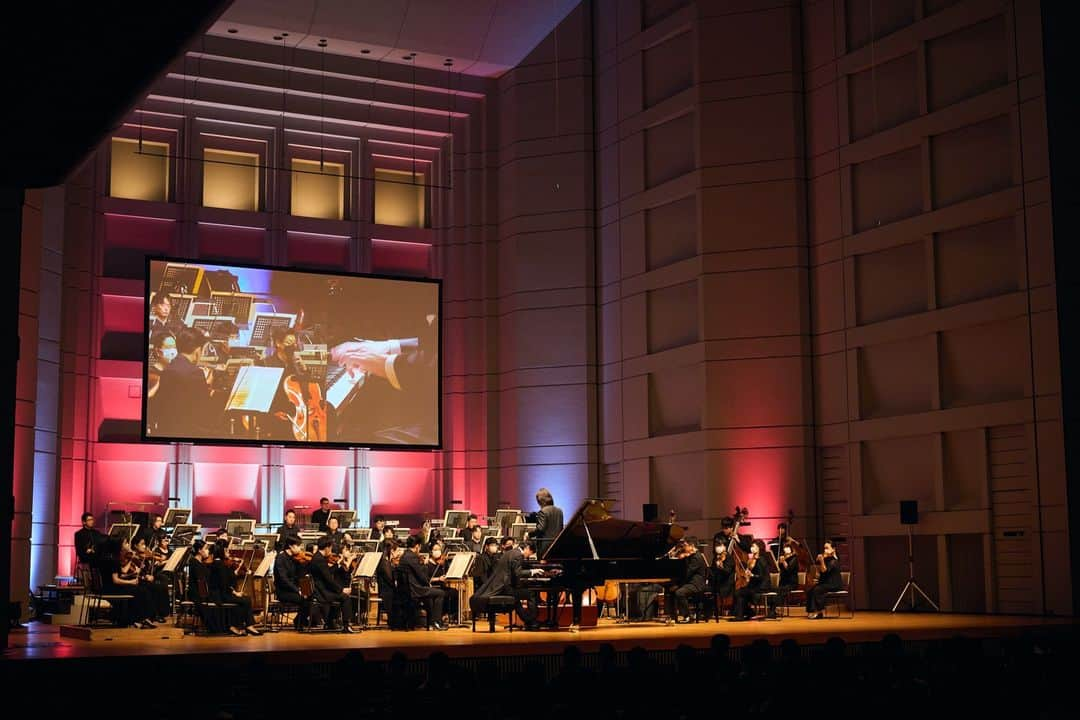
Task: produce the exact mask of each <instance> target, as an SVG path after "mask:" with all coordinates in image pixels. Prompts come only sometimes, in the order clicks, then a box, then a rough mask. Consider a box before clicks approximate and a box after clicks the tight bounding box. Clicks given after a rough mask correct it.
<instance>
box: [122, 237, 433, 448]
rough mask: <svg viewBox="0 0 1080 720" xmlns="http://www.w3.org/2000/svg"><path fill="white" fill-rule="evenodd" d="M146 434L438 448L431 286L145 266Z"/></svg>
mask: <svg viewBox="0 0 1080 720" xmlns="http://www.w3.org/2000/svg"><path fill="white" fill-rule="evenodd" d="M146 277H147V290H146V308H145V310H146V313H145V317H146V328H145V331H146V338H147V342H146V348H147V354H146V357H145V358H144V360H145V362H144V366H143V367H144V378H143V379H144V385H143V387H144V388H146V391H145V392H144V393H143V413H142V434H143V438H144V439H146V440H161V441H186V442H208V443H238V444H281V445H303V446H320V445H324V446H335V447H341V446H346V447H392V448H398V449H409V448H412V449H434V448H439V447H440V446H441V437H442V436H441V428H440V415H441V413H440V410H441V403H440V401H441V395H440V391H439V390H440V388H439V378H440V356H441V353H440V348H441V340H442V337H441V332H440V321H439V307H440V299H441V290H442V285H441V284H440V283H439V281H437V280H403V279H399V278H389V277H379V276H373V275H350V274H341V273H329V272H311V271H304V272H300V271H295V270H283V269H279V268H270V267H263V266H254V265H239V264H221V263H203V262H193V261H190V260H178V259H171V258H149V259H148V260H147V274H146Z"/></svg>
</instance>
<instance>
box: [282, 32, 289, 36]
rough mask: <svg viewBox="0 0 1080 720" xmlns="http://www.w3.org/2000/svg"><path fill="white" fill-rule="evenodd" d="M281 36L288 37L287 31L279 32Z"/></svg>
mask: <svg viewBox="0 0 1080 720" xmlns="http://www.w3.org/2000/svg"><path fill="white" fill-rule="evenodd" d="M281 37H289V33H287V32H283V33H281Z"/></svg>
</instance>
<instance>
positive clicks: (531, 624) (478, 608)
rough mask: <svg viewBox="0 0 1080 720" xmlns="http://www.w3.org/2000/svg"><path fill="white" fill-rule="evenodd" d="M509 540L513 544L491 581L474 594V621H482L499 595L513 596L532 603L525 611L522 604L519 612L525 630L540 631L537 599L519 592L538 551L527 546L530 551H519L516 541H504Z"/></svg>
mask: <svg viewBox="0 0 1080 720" xmlns="http://www.w3.org/2000/svg"><path fill="white" fill-rule="evenodd" d="M506 539H509V540H511V544H509V549H508V550H505V551H504V552H503V553H502V554H501V555H500V556H499V557H498V560H497V562H496V563H495V566H494V568H492V571H491V574H490V576H489V577H488V579H487V580H486V581H485V582H484V584H483V585H481V586H480V587H479V588H478V589H477V590H476V591H474V592H473V596H472V598H471V599H470V600H469V606H470V608H471V609H472V613H473V617H480V616H481V615H483V614H484V613H485V612H487V606H488V600H489V599H490V598H492V597H495V596H496V595H512V596H514V597H515V598H516V599H519V600H520V599H525V600H527V601H528V600H531V602H530V603H529V606H528V608H527V609H525V610H523V609H522V608H521V603H520V602H518V604H517V608H516V610H517V613H518V616H519V617H520V618H521V620H522V622H524V623H525V628H526V629H527V630H536V629H537V628H538V627H539V624H538V623H537V621H536V598H535V595H533V593H532V592H531V591H527V590H526V589H525V588H521V589H520V591H519V588H518V584H519V577H521V576H522V572H523V568H522V564H523V562H524V561H525V560H526V559H529V558H532V557H535V554H536V548H535V546H534V545H532V544H527V545H526V548H527V549H522V550H519V549H517V548H515V547H514V546H513V544H512V542H513V539H512V538H504V540H506ZM524 572H525V573H528V574H531V571H530V570H529V569H525V570H524Z"/></svg>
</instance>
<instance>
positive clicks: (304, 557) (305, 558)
mask: <svg viewBox="0 0 1080 720" xmlns="http://www.w3.org/2000/svg"><path fill="white" fill-rule="evenodd" d="M313 557H315V555H314V554H313V553H310V552H308V551H307V550H301V551H300V552H298V553H296V554H295V555H293V560H295V561H296V562H297V563H299V564H300V565H307V564H308V563H309V562H311V558H313Z"/></svg>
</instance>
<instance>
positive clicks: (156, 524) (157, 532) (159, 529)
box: [136, 515, 168, 550]
mask: <svg viewBox="0 0 1080 720" xmlns="http://www.w3.org/2000/svg"><path fill="white" fill-rule="evenodd" d="M164 525H165V518H163V517H162V516H161V515H154V517H153V519H152V520H151V521H150V525H149V526H148V527H144V528H142V529H141V530H139V534H138V535H136V537H137V538H143V539H144V540H146V547H148V548H150V549H151V550H153V549H156V548H158V547H160V546H161V538H163V537H166V536H167V535H168V533H166V532H165V528H164V527H163V526H164Z"/></svg>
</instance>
